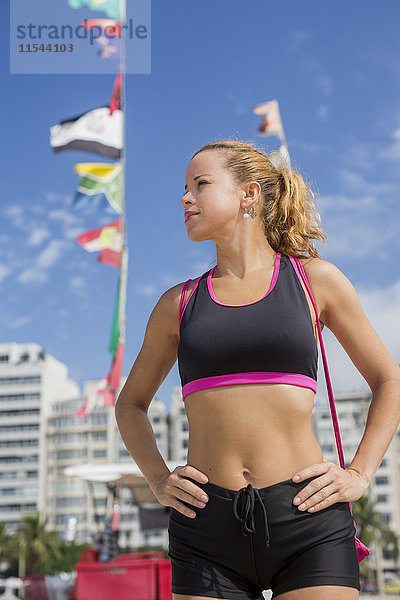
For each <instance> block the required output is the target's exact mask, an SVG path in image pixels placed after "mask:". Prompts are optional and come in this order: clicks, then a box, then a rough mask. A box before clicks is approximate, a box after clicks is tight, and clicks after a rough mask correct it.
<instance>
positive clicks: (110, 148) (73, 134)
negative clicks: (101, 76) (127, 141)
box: [50, 106, 123, 158]
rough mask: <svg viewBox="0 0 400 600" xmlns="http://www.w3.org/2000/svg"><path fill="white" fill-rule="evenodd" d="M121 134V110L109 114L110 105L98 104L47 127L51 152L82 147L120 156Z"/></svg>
mask: <svg viewBox="0 0 400 600" xmlns="http://www.w3.org/2000/svg"><path fill="white" fill-rule="evenodd" d="M122 134H123V119H122V111H121V110H114V111H113V113H112V114H110V107H109V106H100V107H98V108H95V109H93V110H89V111H88V112H85V113H82V114H80V115H78V116H76V117H71V118H70V119H65V120H64V121H60V123H59V124H58V125H53V126H52V127H50V145H51V146H52V148H53V152H62V151H63V150H83V151H84V152H93V153H94V154H101V155H102V156H108V157H109V158H120V157H121V150H122Z"/></svg>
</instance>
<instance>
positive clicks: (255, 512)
mask: <svg viewBox="0 0 400 600" xmlns="http://www.w3.org/2000/svg"><path fill="white" fill-rule="evenodd" d="M312 198H313V194H312V192H311V190H310V188H309V187H308V186H307V185H306V183H305V182H304V180H303V179H302V177H301V176H300V175H299V174H298V173H295V172H294V171H292V170H290V169H289V168H286V167H282V168H279V169H277V168H275V166H274V165H273V164H272V163H271V161H270V160H269V158H268V157H267V156H266V155H265V154H264V153H263V152H261V151H259V150H258V149H257V148H255V147H254V146H252V145H251V144H246V143H242V142H239V141H234V140H226V141H220V142H215V143H210V144H208V145H206V146H204V147H203V148H201V149H200V150H199V151H198V152H196V154H195V155H194V156H193V157H192V159H191V161H190V163H189V166H188V168H187V171H186V185H185V194H184V196H183V198H182V200H181V202H182V205H183V208H184V209H185V216H186V219H185V226H186V229H187V233H188V236H189V239H190V240H192V241H194V242H200V241H203V240H212V241H213V242H215V244H216V250H217V265H216V267H214V268H213V269H210V270H209V271H207V272H206V273H204V274H203V275H202V276H201V277H199V278H197V279H196V280H193V281H191V280H190V282H189V285H188V287H187V282H186V284H185V285H184V284H182V283H181V284H178V285H176V286H174V287H172V288H171V289H169V290H167V291H166V292H165V293H164V294H163V295H162V296H161V298H160V299H159V301H158V303H157V305H156V306H155V308H154V310H153V312H152V314H151V316H150V319H149V322H148V324H147V328H146V333H145V337H144V342H143V346H142V348H141V350H140V353H139V355H138V357H137V358H136V361H135V363H134V365H133V367H132V369H131V372H130V374H129V376H128V379H127V381H126V383H125V385H124V387H123V389H122V391H121V393H120V395H119V398H118V402H117V405H116V418H117V422H118V426H119V429H120V431H121V435H122V437H123V439H124V442H125V444H126V447H127V448H128V450H129V452H130V454H131V455H132V457H133V459H134V460H135V462H136V463H137V464H138V466H139V468H140V470H141V471H142V473H143V475H144V477H145V478H146V479H147V481H148V483H149V485H150V487H151V489H152V490H153V492H154V494H155V496H156V497H157V499H158V500H159V502H160V503H161V504H163V505H165V506H170V507H171V512H170V521H169V529H168V532H169V556H170V558H171V565H172V592H173V597H174V600H179V599H181V600H189V599H191V600H195V599H197V598H199V599H200V598H204V597H208V598H223V599H225V600H232V599H237V600H239V599H242V598H243V599H244V598H254V599H258V598H259V599H262V598H263V596H262V593H261V592H262V591H263V590H266V589H269V588H271V589H272V591H273V596H272V598H279V600H305V599H307V600H317V599H318V600H338V599H340V600H353V599H354V598H358V590H359V589H360V584H359V570H358V561H357V555H356V549H355V542H354V534H355V528H354V525H353V519H352V517H351V514H350V510H349V505H348V502H349V501H355V500H357V499H358V498H360V497H361V496H362V495H363V494H364V492H365V491H366V489H367V487H368V485H369V484H370V482H371V479H372V478H373V476H374V474H375V472H376V470H377V468H378V466H379V464H380V462H381V460H382V458H383V456H384V454H385V452H386V450H387V448H388V446H389V443H390V441H391V440H392V438H393V436H394V434H395V431H396V428H397V425H398V423H399V421H400V394H399V391H400V369H399V367H398V365H397V364H396V362H395V361H394V360H393V358H392V357H391V355H390V354H389V352H388V351H387V349H386V348H385V346H384V345H383V343H382V341H381V340H380V338H379V337H378V335H377V333H376V331H375V330H374V328H373V327H372V325H371V324H370V322H369V321H368V319H367V317H366V315H365V314H364V312H363V309H362V307H361V305H360V302H359V299H358V296H357V294H356V291H355V289H354V287H353V286H352V284H351V283H350V281H349V280H348V279H347V278H346V277H345V275H343V273H341V271H340V270H339V269H338V268H337V267H335V266H334V265H333V264H332V263H329V262H327V261H325V260H322V259H321V258H320V256H319V254H318V252H317V251H316V249H315V248H314V246H313V245H312V243H311V241H310V240H312V239H319V240H321V241H325V239H326V237H325V235H324V234H323V233H322V232H321V230H320V229H319V227H318V223H320V217H319V214H318V213H317V211H316V210H315V207H314V204H313V199H312ZM248 217H250V218H248ZM314 217H316V219H317V221H318V223H317V221H316V220H315V218H314ZM294 256H296V257H299V258H301V259H302V264H303V266H304V268H305V271H306V274H307V278H308V280H309V283H310V286H311V290H312V293H313V296H314V299H315V302H316V306H317V309H318V318H319V320H320V323H321V327H323V326H324V325H325V326H326V327H328V328H329V329H330V330H331V331H332V332H333V333H334V335H335V336H336V337H337V339H338V340H339V342H340V343H341V344H342V346H343V348H344V349H345V350H346V352H347V353H348V355H349V357H350V358H351V360H352V361H353V363H354V364H355V366H356V367H357V368H358V370H359V371H360V373H361V374H362V375H363V377H364V378H365V379H366V381H367V382H368V385H369V386H370V388H371V391H372V394H373V397H372V402H371V407H370V410H369V415H368V421H367V425H366V430H365V433H364V435H363V438H362V440H361V442H360V445H359V447H358V450H357V452H356V454H355V456H354V458H353V460H352V462H351V464H350V465H349V467H348V468H347V469H346V470H344V469H342V468H341V467H339V466H338V465H336V464H335V463H333V462H331V461H324V458H323V454H322V451H321V448H320V445H319V444H318V441H317V439H316V438H315V436H314V435H313V433H312V430H311V413H312V408H313V404H314V398H315V391H316V380H317V363H318V345H317V344H318V331H317V326H316V314H315V311H314V308H313V305H312V302H311V299H310V297H309V296H308V293H307V291H306V288H305V286H304V283H302V282H301V281H300V278H299V276H298V275H299V274H298V272H296V269H295V265H294V260H293V257H294ZM186 288H187V289H186ZM178 344H179V345H178ZM177 358H178V367H179V373H180V376H181V382H182V391H183V400H184V403H185V409H186V414H187V418H188V422H189V447H188V456H187V464H186V465H184V466H178V467H177V468H175V469H174V470H173V472H172V473H171V472H170V471H169V469H168V468H167V466H166V464H165V462H164V460H163V458H162V456H161V455H160V453H159V451H158V449H157V445H156V441H155V437H154V433H153V430H152V427H151V424H150V421H149V419H148V417H147V410H148V407H149V404H150V402H151V400H152V398H153V397H154V395H155V394H156V392H157V390H158V388H159V387H160V385H161V383H162V382H163V381H164V379H165V377H166V376H167V374H168V373H169V371H170V370H171V368H172V366H173V365H174V363H175V361H176V359H177Z"/></svg>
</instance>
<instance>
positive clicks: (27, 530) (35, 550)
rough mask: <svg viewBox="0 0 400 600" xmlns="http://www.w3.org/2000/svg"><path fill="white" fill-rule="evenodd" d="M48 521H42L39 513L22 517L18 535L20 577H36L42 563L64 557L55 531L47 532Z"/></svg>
mask: <svg viewBox="0 0 400 600" xmlns="http://www.w3.org/2000/svg"><path fill="white" fill-rule="evenodd" d="M46 525H47V519H46V520H45V521H42V520H41V519H40V515H39V514H38V513H35V514H31V515H25V516H24V517H22V520H21V523H20V527H19V530H18V534H17V539H18V547H19V557H20V569H19V570H20V573H19V576H20V577H24V576H25V575H26V573H28V574H29V575H36V574H37V573H36V569H37V567H38V566H39V564H40V563H46V562H47V561H48V560H49V558H50V556H52V555H54V556H55V557H56V558H57V559H60V558H61V557H62V553H61V550H60V545H61V544H60V538H59V537H58V535H57V533H56V532H54V531H47V530H46Z"/></svg>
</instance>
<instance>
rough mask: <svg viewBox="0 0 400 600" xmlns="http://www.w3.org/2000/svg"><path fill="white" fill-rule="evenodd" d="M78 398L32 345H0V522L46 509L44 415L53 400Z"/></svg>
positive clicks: (10, 525) (10, 524) (62, 369)
mask: <svg viewBox="0 0 400 600" xmlns="http://www.w3.org/2000/svg"><path fill="white" fill-rule="evenodd" d="M77 394H79V387H78V386H77V384H76V383H75V382H74V381H71V380H70V379H69V378H68V368H67V367H66V365H65V364H63V363H62V362H60V361H59V360H57V359H56V358H54V357H53V356H51V355H49V354H45V353H44V351H43V349H42V348H41V346H39V345H38V344H35V343H24V344H18V343H3V344H0V521H3V522H5V523H6V526H7V529H8V531H9V532H10V533H11V532H13V531H15V530H16V528H17V527H18V525H19V523H20V519H21V516H22V515H23V514H26V513H30V512H36V511H39V512H40V513H41V514H44V512H45V507H46V486H47V464H46V459H45V454H46V452H45V451H46V444H45V439H46V427H47V416H48V414H49V411H50V406H51V403H52V402H53V400H54V398H56V397H58V398H65V397H71V396H76V395H77Z"/></svg>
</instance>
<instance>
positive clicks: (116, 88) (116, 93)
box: [110, 71, 122, 115]
mask: <svg viewBox="0 0 400 600" xmlns="http://www.w3.org/2000/svg"><path fill="white" fill-rule="evenodd" d="M121 84H122V75H121V72H120V71H119V72H118V73H117V76H116V78H115V81H114V85H113V89H112V94H111V100H110V115H112V114H113V112H114V110H121Z"/></svg>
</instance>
